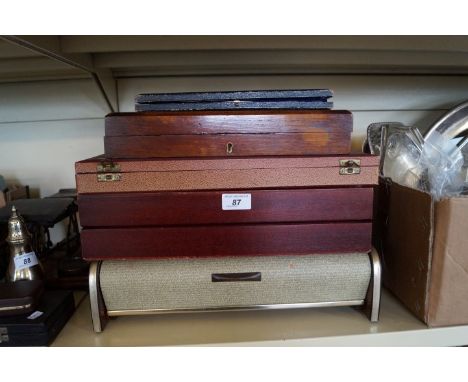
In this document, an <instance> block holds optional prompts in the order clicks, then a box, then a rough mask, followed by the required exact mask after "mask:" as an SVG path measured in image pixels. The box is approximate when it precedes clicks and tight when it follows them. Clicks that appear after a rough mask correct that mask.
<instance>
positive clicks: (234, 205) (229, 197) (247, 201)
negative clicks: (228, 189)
mask: <svg viewBox="0 0 468 382" xmlns="http://www.w3.org/2000/svg"><path fill="white" fill-rule="evenodd" d="M221 204H222V207H223V210H250V209H252V200H251V194H223V195H222V198H221Z"/></svg>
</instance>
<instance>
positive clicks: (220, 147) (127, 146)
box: [104, 132, 351, 158]
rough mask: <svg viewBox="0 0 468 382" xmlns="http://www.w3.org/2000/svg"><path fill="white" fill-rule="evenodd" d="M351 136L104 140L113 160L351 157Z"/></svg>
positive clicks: (228, 136) (230, 135) (305, 134)
mask: <svg viewBox="0 0 468 382" xmlns="http://www.w3.org/2000/svg"><path fill="white" fill-rule="evenodd" d="M350 150H351V136H350V134H349V133H346V132H345V133H343V132H340V133H333V132H332V133H330V132H314V133H272V134H213V135H158V136H121V137H104V152H105V155H106V156H107V157H109V158H158V157H159V158H161V157H163V158H175V157H223V156H226V157H233V156H234V157H235V156H254V155H264V156H279V155H283V156H287V155H335V154H348V153H349V152H350Z"/></svg>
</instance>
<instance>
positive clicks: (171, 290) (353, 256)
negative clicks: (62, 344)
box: [76, 108, 378, 331]
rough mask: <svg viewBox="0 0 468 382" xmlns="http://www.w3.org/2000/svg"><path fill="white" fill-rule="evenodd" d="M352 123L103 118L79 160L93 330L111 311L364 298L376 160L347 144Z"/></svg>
mask: <svg viewBox="0 0 468 382" xmlns="http://www.w3.org/2000/svg"><path fill="white" fill-rule="evenodd" d="M351 132H352V115H351V113H350V112H348V111H335V110H325V109H321V110H296V109H292V108H289V109H278V110H271V109H270V110H267V109H262V110H258V109H254V110H215V111H158V112H137V113H116V114H110V115H108V116H107V117H106V131H105V134H106V135H105V155H104V156H102V157H96V158H91V159H87V160H84V161H81V162H78V163H77V164H76V180H77V188H78V204H79V213H80V221H81V224H82V226H83V231H82V235H81V238H82V253H83V257H84V258H85V259H86V260H89V261H91V262H93V265H92V268H91V276H90V286H91V292H92V293H91V303H92V308H93V315H94V316H93V321H94V324H95V329H96V330H97V331H99V330H102V323H103V319H104V318H105V317H106V316H107V315H109V316H111V315H121V314H140V313H158V312H170V311H180V310H190V311H193V310H210V309H234V308H235V309H239V308H240V309H250V308H261V307H270V306H297V307H300V306H323V305H360V304H363V303H364V302H365V301H366V296H369V291H371V289H372V285H373V284H375V281H374V279H373V272H375V269H376V268H374V267H373V262H372V261H370V260H369V253H370V251H371V233H372V232H371V231H372V216H373V192H374V191H373V187H374V186H375V185H376V184H377V181H378V158H377V157H373V156H366V155H362V154H358V155H351V154H350V147H351ZM375 290H377V289H375V288H374V292H375ZM371 294H372V293H371ZM374 294H375V293H374ZM374 297H375V296H374ZM367 300H368V299H367ZM374 300H375V298H374ZM374 302H375V301H374ZM375 317H376V315H375V314H374V319H375Z"/></svg>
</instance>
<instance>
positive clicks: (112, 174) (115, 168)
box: [96, 161, 122, 182]
mask: <svg viewBox="0 0 468 382" xmlns="http://www.w3.org/2000/svg"><path fill="white" fill-rule="evenodd" d="M96 171H97V180H98V182H118V181H120V180H121V179H122V174H120V165H119V164H117V163H114V162H112V161H102V162H101V163H99V164H98V165H97V168H96Z"/></svg>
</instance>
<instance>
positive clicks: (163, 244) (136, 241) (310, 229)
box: [81, 222, 372, 260]
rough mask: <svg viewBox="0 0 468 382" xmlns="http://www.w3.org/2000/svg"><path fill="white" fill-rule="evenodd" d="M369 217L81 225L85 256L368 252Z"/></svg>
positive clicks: (97, 257)
mask: <svg viewBox="0 0 468 382" xmlns="http://www.w3.org/2000/svg"><path fill="white" fill-rule="evenodd" d="M371 230H372V223H371V222H358V223H354V222H349V223H323V224H320V223H317V224H254V225H212V226H191V227H133V228H96V229H83V231H82V233H81V243H82V255H83V258H84V259H86V260H99V259H100V260H104V259H138V258H162V257H207V256H265V255H301V254H303V255H306V254H315V253H317V254H319V253H347V252H368V251H370V249H371Z"/></svg>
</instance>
